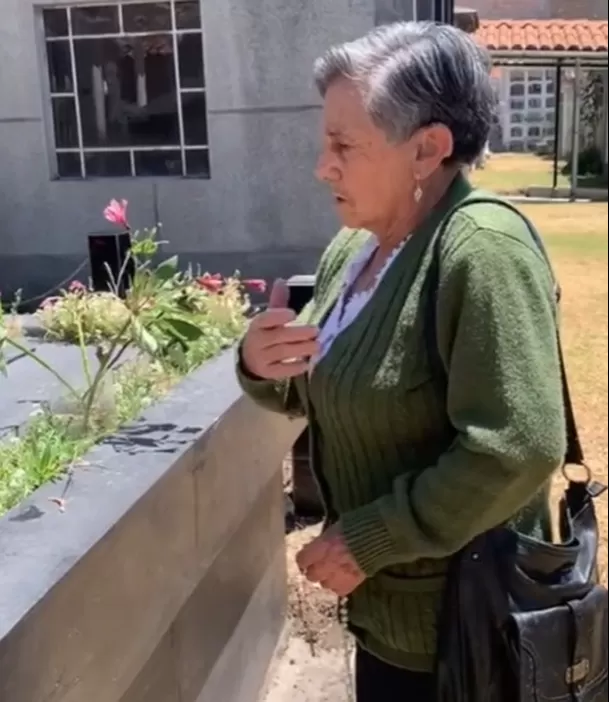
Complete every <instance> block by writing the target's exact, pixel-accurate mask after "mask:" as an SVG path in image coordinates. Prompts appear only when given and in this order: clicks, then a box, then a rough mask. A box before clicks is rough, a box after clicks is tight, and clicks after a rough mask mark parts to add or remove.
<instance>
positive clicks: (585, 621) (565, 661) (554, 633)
mask: <svg viewBox="0 0 609 702" xmlns="http://www.w3.org/2000/svg"><path fill="white" fill-rule="evenodd" d="M481 201H484V202H488V201H493V202H498V203H500V204H502V205H505V206H507V207H510V208H511V209H514V211H516V212H518V211H517V210H516V209H515V208H512V207H511V205H509V203H504V202H501V201H498V200H495V199H494V198H490V197H477V196H474V197H473V198H470V199H469V200H466V201H465V202H464V203H462V205H461V206H467V205H469V204H471V203H473V202H481ZM518 214H519V215H520V216H521V217H522V216H523V215H522V214H521V213H519V212H518ZM447 219H448V218H447ZM525 219H526V218H525ZM527 224H528V225H529V227H530V228H531V232H532V234H533V236H535V239H536V241H537V242H538V244H539V246H540V247H541V248H542V250H543V244H542V243H541V240H540V239H539V236H538V235H537V233H536V231H535V229H534V227H533V225H532V224H531V223H530V222H528V220H527ZM444 228H445V227H444ZM441 236H442V232H440V233H439V235H438V237H437V240H436V251H435V253H434V259H433V260H432V267H431V270H430V278H429V285H430V291H429V292H430V297H431V301H432V304H431V305H430V307H431V311H430V317H431V319H430V320H428V326H429V328H430V331H429V337H430V338H429V339H428V343H429V344H435V343H436V341H435V338H431V337H434V335H435V331H434V330H435V291H436V290H437V283H438V276H439V265H440V264H439V241H440V239H441ZM434 348H437V346H434ZM559 348H560V340H559ZM560 353H561V359H560V360H561V370H562V382H563V392H564V401H565V410H566V423H567V427H566V428H567V439H568V448H567V455H566V456H565V466H571V465H572V466H579V467H580V468H579V470H583V471H584V477H583V479H582V480H576V479H570V477H569V475H568V474H567V470H566V468H565V469H563V472H564V473H565V476H566V477H567V480H568V487H567V489H566V491H565V493H564V495H563V498H562V500H561V503H560V511H559V528H560V543H556V544H555V543H548V542H543V541H539V540H536V539H534V538H530V537H528V536H525V535H523V534H520V533H518V532H516V531H514V530H512V529H510V528H507V527H498V528H496V529H493V530H491V531H489V532H487V533H484V534H482V535H480V536H479V537H478V538H476V539H475V540H474V541H473V542H472V543H470V544H469V545H468V546H467V547H466V548H465V549H463V550H462V551H461V552H460V553H458V554H456V555H455V556H454V557H453V559H452V562H451V564H450V567H449V573H448V580H447V589H446V593H445V601H444V606H443V611H442V613H441V616H440V621H439V630H438V642H439V648H438V658H437V670H436V673H437V676H436V680H437V702H607V700H608V699H609V680H608V674H607V667H608V666H607V654H608V640H607V639H608V634H607V630H608V616H607V611H608V596H607V590H606V589H605V588H604V587H602V586H601V585H600V584H599V582H598V569H597V550H598V546H599V535H598V524H597V519H596V514H595V509H594V504H593V501H594V499H595V498H596V497H598V496H599V495H600V494H602V493H603V492H604V491H605V486H603V485H600V484H599V483H596V482H594V481H593V480H592V476H591V473H590V471H589V470H588V469H587V468H586V467H585V462H584V455H583V451H582V447H581V443H580V440H579V436H578V432H577V426H576V422H575V417H574V412H573V406H572V403H571V397H570V393H569V386H568V382H567V374H566V370H565V364H564V360H563V357H562V350H561V352H560Z"/></svg>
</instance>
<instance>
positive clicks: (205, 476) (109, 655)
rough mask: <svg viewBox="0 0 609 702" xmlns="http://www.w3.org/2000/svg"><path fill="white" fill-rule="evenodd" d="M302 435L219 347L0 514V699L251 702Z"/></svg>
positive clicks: (269, 645)
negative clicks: (285, 462)
mask: <svg viewBox="0 0 609 702" xmlns="http://www.w3.org/2000/svg"><path fill="white" fill-rule="evenodd" d="M301 431H302V424H300V423H297V422H289V421H288V420H285V419H284V418H282V417H280V416H278V415H277V416H276V415H273V414H270V413H266V412H263V411H261V410H259V409H258V408H256V407H255V406H254V405H253V404H252V403H251V402H250V401H249V400H248V399H246V398H244V397H243V396H242V395H241V393H240V391H239V389H238V386H237V384H236V382H235V380H234V373H233V358H232V353H231V352H228V353H227V354H224V355H223V356H221V357H220V358H218V359H216V360H215V361H211V362H209V363H208V364H206V365H205V366H204V367H202V368H201V369H200V370H199V371H197V372H196V373H195V374H193V375H192V376H190V377H189V378H187V379H186V380H185V381H184V382H183V383H181V384H180V386H179V387H177V388H176V389H175V390H174V391H173V392H172V393H171V394H170V395H169V396H168V397H167V398H166V399H165V400H164V401H163V402H161V403H159V404H158V405H156V406H154V407H153V408H151V409H150V410H149V411H148V412H147V413H146V415H145V416H144V417H143V418H142V419H141V420H139V421H137V422H136V423H134V424H132V425H130V426H127V427H125V428H124V429H122V430H121V431H120V432H119V433H118V434H116V435H114V436H113V437H111V438H110V439H108V440H107V441H105V442H104V443H103V444H102V445H100V446H99V447H97V448H96V449H95V450H94V451H93V452H92V453H91V454H90V455H88V456H87V457H86V458H85V461H84V463H83V465H82V466H81V467H78V468H77V469H76V470H75V471H74V474H73V476H72V478H70V479H66V480H65V481H63V483H61V484H54V485H46V486H45V487H43V488H41V489H40V490H38V491H37V492H36V493H35V494H34V495H32V497H31V498H30V499H28V500H27V501H26V502H24V503H23V504H21V505H20V506H19V507H18V508H16V509H14V510H12V511H11V512H9V513H7V514H6V515H5V516H4V517H3V518H2V519H0V700H2V702H255V700H257V699H258V695H259V692H260V690H261V687H262V685H263V681H264V677H265V674H266V671H267V668H268V665H269V662H270V660H271V658H272V656H273V652H274V649H275V647H276V645H277V642H278V639H279V636H280V633H281V631H282V628H283V623H284V612H285V602H286V575H285V553H284V540H283V533H284V502H283V496H282V471H281V461H282V458H283V457H284V456H285V454H286V452H287V451H288V449H289V447H290V446H291V444H292V443H293V442H294V439H295V437H296V436H297V435H298V434H299V433H300V432H301ZM60 496H61V497H63V498H65V500H66V502H65V511H61V510H60V509H59V508H58V506H57V504H56V503H55V502H53V500H54V499H55V498H57V497H60Z"/></svg>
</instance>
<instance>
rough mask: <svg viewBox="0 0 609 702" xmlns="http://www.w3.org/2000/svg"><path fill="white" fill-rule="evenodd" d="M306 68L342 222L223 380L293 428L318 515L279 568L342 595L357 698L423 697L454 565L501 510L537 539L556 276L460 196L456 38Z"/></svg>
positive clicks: (557, 426)
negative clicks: (301, 302) (311, 532)
mask: <svg viewBox="0 0 609 702" xmlns="http://www.w3.org/2000/svg"><path fill="white" fill-rule="evenodd" d="M315 78H316V82H317V85H318V87H319V90H320V92H321V95H322V96H323V99H324V113H323V115H324V137H323V147H322V151H321V155H320V157H319V164H318V168H317V176H318V177H319V178H320V179H321V180H322V181H323V182H324V183H326V184H327V185H328V186H329V188H330V191H331V193H332V197H333V198H334V202H335V204H336V208H337V210H338V213H339V216H340V218H341V219H342V222H343V223H344V225H345V228H344V229H343V230H342V231H341V232H340V233H339V234H338V236H337V237H336V238H335V239H334V241H333V242H332V243H331V244H330V246H329V248H328V250H327V251H326V252H325V254H324V256H323V258H322V260H321V263H320V266H319V269H318V271H317V279H316V287H315V291H314V299H313V300H312V302H311V303H310V304H309V306H308V307H307V308H306V309H305V310H304V312H303V313H302V315H301V316H300V317H299V319H298V320H294V314H293V313H292V312H291V311H290V310H288V309H286V306H287V298H286V291H285V286H284V285H282V284H280V283H279V284H276V285H275V287H274V289H273V292H272V295H271V301H270V305H269V308H268V309H267V310H266V311H265V312H263V313H262V314H260V315H259V316H258V317H257V318H255V319H254V320H253V321H252V324H251V326H250V328H249V331H248V332H247V334H246V336H245V338H244V340H243V342H242V345H241V347H240V354H239V364H238V374H239V378H240V381H241V383H242V386H243V388H244V390H245V392H247V393H248V394H249V395H250V396H251V397H253V398H254V400H256V401H257V402H258V403H259V404H260V405H262V406H264V407H266V408H267V409H271V410H275V411H280V412H284V413H286V414H298V413H301V414H303V413H304V414H305V415H306V416H307V418H308V421H309V428H310V434H311V442H312V464H313V470H314V472H315V475H316V477H317V479H318V483H319V488H320V491H321V494H322V497H323V500H324V502H325V506H326V509H327V522H326V528H325V529H324V530H323V532H322V534H321V536H319V537H318V538H316V539H315V540H314V541H313V542H312V543H310V544H309V545H307V546H306V547H305V548H304V549H303V550H302V552H301V553H300V554H299V555H298V558H297V560H298V564H299V566H300V568H301V570H302V572H303V573H304V574H305V575H306V577H307V578H308V579H309V580H310V581H312V582H315V583H320V584H321V586H323V587H324V588H326V589H328V590H330V591H332V592H334V593H336V594H337V595H338V596H339V597H341V598H347V599H346V604H347V606H346V610H347V613H348V624H349V628H350V630H351V631H352V632H353V633H354V635H355V637H356V639H357V642H358V649H357V656H356V690H357V699H358V700H359V702H365V701H367V700H375V702H379V701H384V700H413V702H415V701H416V702H426V701H431V700H433V699H435V698H434V677H433V671H434V662H435V654H436V643H437V622H438V613H439V611H440V608H441V601H442V595H443V591H444V589H445V583H446V573H447V566H448V563H449V560H450V558H451V556H452V555H453V554H455V553H457V552H459V551H460V549H462V548H463V547H464V546H465V545H466V544H468V543H469V542H470V541H471V540H472V539H473V538H474V537H476V536H477V535H479V534H481V533H483V532H485V531H486V530H488V529H490V528H492V527H495V526H497V525H499V524H502V523H506V522H507V523H511V524H513V525H515V526H516V527H517V528H519V529H520V530H521V531H524V532H525V533H534V534H537V535H539V536H548V529H549V512H548V504H547V484H548V480H549V478H550V476H551V474H552V473H553V471H554V470H555V468H557V466H559V464H560V463H561V460H562V457H563V456H564V452H565V440H566V439H565V423H564V409H563V402H562V393H561V381H560V365H559V355H558V348H557V341H556V326H555V325H556V321H555V315H556V309H555V297H554V280H553V276H552V272H551V270H550V269H549V266H548V263H547V260H546V258H545V257H544V254H543V252H542V251H541V250H540V246H539V244H538V243H536V240H535V238H534V236H533V234H532V232H531V231H530V229H529V227H528V225H527V223H526V221H525V220H524V219H522V218H521V217H520V216H519V214H518V213H517V212H515V211H513V210H511V209H510V208H508V207H506V206H504V205H502V204H501V203H500V202H498V201H497V202H492V201H491V202H490V203H489V202H479V201H478V202H475V201H472V202H470V204H469V205H468V200H470V201H471V200H472V192H473V191H472V187H471V186H470V185H469V183H468V182H467V180H466V179H465V178H464V176H463V175H462V171H463V168H464V166H465V165H468V164H471V163H472V162H473V161H474V160H475V159H476V157H477V156H478V154H479V152H480V150H481V149H482V148H483V147H484V145H485V143H486V141H487V138H488V133H489V128H490V125H491V123H492V118H493V110H494V97H493V90H492V87H491V83H490V80H489V62H488V60H487V56H486V55H485V53H484V52H483V51H482V50H481V49H480V47H479V46H477V45H476V44H475V43H474V41H473V40H472V39H471V38H470V37H468V36H467V35H466V34H464V33H462V32H461V31H460V30H458V29H456V28H454V27H450V26H439V25H432V24H417V23H399V24H394V25H389V26H386V27H381V28H379V29H375V30H374V31H372V32H370V33H369V34H368V35H366V36H364V37H363V38H361V39H359V40H357V41H353V42H350V43H347V44H344V45H342V46H338V47H335V48H332V49H331V50H329V51H328V53H327V54H326V55H324V56H323V57H322V58H320V59H319V60H318V61H317V63H316V65H315ZM440 231H441V232H442V236H441V241H440V243H439V244H438V246H435V245H434V242H436V238H437V237H438V235H439V232H440ZM438 248H439V254H438V256H439V258H440V260H439V275H438V278H439V280H438V281H437V289H436V290H434V291H430V290H429V288H428V286H427V285H426V280H428V275H429V269H430V266H431V265H432V263H433V260H434V255H435V253H434V252H435V251H436V249H438ZM432 293H433V305H434V308H433V310H431V311H430V306H431V304H432V299H431V298H430V295H432ZM430 319H433V323H434V329H433V333H432V335H431V338H433V340H434V343H435V345H436V348H435V349H430V348H429V346H430V345H429V343H428V338H429V336H430V335H429V333H428V329H427V326H428V323H429V321H430Z"/></svg>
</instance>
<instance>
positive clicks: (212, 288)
mask: <svg viewBox="0 0 609 702" xmlns="http://www.w3.org/2000/svg"><path fill="white" fill-rule="evenodd" d="M197 284H198V285H199V287H201V288H203V289H205V290H207V291H208V292H211V293H217V292H220V290H222V288H223V287H224V281H223V280H222V276H221V275H220V274H219V273H214V275H210V274H209V273H205V275H201V276H199V277H198V278H197Z"/></svg>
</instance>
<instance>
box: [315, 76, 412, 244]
mask: <svg viewBox="0 0 609 702" xmlns="http://www.w3.org/2000/svg"><path fill="white" fill-rule="evenodd" d="M323 126H324V135H323V147H322V152H321V154H320V157H319V161H318V164H317V170H316V175H317V177H318V178H319V179H320V180H321V181H323V182H324V183H326V184H327V185H328V186H329V187H330V189H331V191H332V195H333V196H334V201H335V203H336V207H337V209H338V212H339V216H340V217H341V220H342V221H343V223H344V224H345V225H346V226H348V227H353V228H362V229H368V230H370V231H373V232H377V233H378V232H381V231H383V230H384V229H385V228H386V227H388V226H390V224H391V222H392V221H395V219H396V218H397V217H399V214H400V210H403V208H404V203H405V202H406V201H408V202H409V203H412V193H413V192H414V190H415V188H416V182H415V174H414V172H413V163H414V161H415V160H416V159H415V152H414V148H415V145H414V144H413V140H412V139H410V140H408V141H406V142H403V143H400V144H392V143H390V142H389V141H388V140H387V137H386V136H385V134H384V132H383V131H381V130H380V129H379V128H378V127H376V126H375V125H374V124H373V122H372V121H371V119H370V117H369V116H368V115H367V113H366V111H365V109H364V105H363V103H362V99H361V97H360V94H359V92H358V90H357V88H356V87H355V85H354V84H353V83H352V82H350V81H348V80H347V79H339V80H336V81H335V82H333V83H332V84H331V85H330V87H329V88H328V90H327V92H326V97H325V101H324V110H323Z"/></svg>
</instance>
